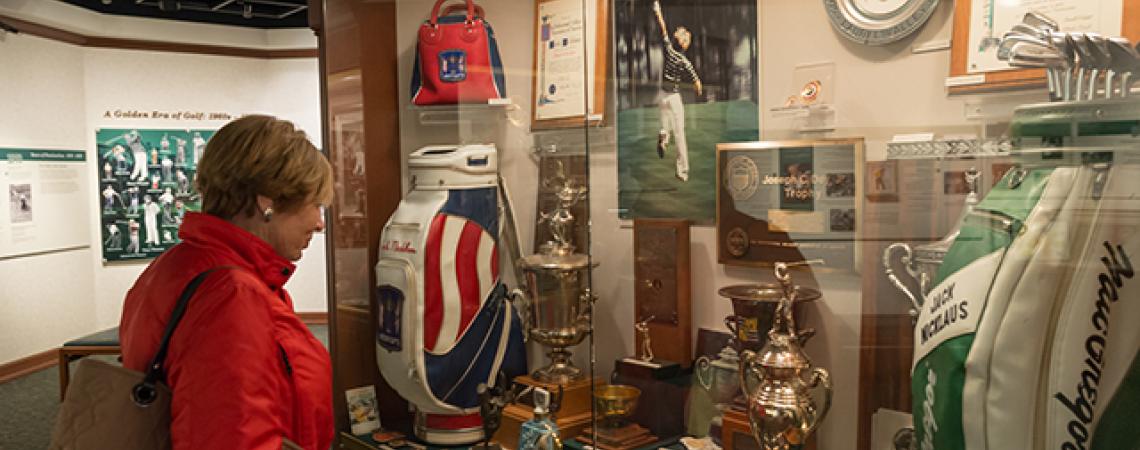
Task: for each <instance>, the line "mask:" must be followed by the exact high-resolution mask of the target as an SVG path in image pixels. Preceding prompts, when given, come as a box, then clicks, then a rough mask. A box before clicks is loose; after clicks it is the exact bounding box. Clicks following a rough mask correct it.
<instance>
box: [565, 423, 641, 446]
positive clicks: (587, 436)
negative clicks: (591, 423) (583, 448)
mask: <svg viewBox="0 0 1140 450" xmlns="http://www.w3.org/2000/svg"><path fill="white" fill-rule="evenodd" d="M593 437H594V430H593V429H592V428H586V429H585V430H582V434H581V435H580V436H578V438H577V439H578V442H582V443H584V444H586V445H592V446H594V447H595V448H599V449H601V450H630V449H634V448H638V447H644V446H646V445H649V444H652V443H654V442H657V441H658V438H657V436H654V435H653V434H652V433H650V432H649V430H647V429H645V428H643V427H642V426H641V425H638V424H636V423H631V424H628V425H625V426H619V427H599V428H598V433H597V439H598V440H597V442H595V441H594V440H593Z"/></svg>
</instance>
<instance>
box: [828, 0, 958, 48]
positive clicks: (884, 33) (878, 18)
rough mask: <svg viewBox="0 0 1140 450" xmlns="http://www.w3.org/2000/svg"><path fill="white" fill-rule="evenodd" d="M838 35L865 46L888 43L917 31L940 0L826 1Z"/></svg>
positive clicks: (932, 12)
mask: <svg viewBox="0 0 1140 450" xmlns="http://www.w3.org/2000/svg"><path fill="white" fill-rule="evenodd" d="M823 6H824V8H826V9H827V17H828V18H829V19H831V25H832V26H834V27H835V29H836V30H837V31H839V34H841V35H843V37H845V38H847V39H850V40H852V41H854V42H857V43H860V44H865V45H885V44H889V43H891V42H894V41H897V40H899V39H902V38H904V37H906V36H909V35H910V34H911V33H914V32H915V30H918V28H919V27H921V26H922V24H924V23H926V20H927V19H929V18H930V15H931V14H934V8H935V7H937V6H938V0H823Z"/></svg>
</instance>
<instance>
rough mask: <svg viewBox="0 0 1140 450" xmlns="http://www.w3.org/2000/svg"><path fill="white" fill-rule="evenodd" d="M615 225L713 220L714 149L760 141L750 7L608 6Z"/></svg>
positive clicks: (684, 2)
mask: <svg viewBox="0 0 1140 450" xmlns="http://www.w3.org/2000/svg"><path fill="white" fill-rule="evenodd" d="M613 14H614V21H615V27H614V28H615V30H616V35H615V41H614V53H615V59H614V62H615V65H616V67H615V72H616V79H617V100H616V103H617V129H618V184H619V187H618V189H619V193H618V196H619V198H618V202H619V206H620V208H621V211H622V212H621V216H622V218H627V219H632V218H653V217H657V218H684V219H690V220H693V221H695V222H698V223H702V222H703V223H709V222H711V221H712V220H713V218H714V209H715V206H714V205H715V198H716V188H715V186H714V183H715V178H716V170H715V164H716V145H717V144H718V143H721V142H743V141H754V140H756V139H758V138H759V123H760V119H759V108H758V107H757V103H758V102H757V99H758V98H759V76H758V73H759V72H758V62H757V45H756V44H757V37H756V36H757V34H756V14H757V3H756V1H754V0H715V1H713V0H652V1H651V0H617V1H616V2H615V5H614V13H613Z"/></svg>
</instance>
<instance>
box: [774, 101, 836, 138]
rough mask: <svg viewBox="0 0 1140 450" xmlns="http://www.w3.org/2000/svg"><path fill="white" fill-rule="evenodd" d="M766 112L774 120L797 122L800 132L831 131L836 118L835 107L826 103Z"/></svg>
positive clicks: (782, 107)
mask: <svg viewBox="0 0 1140 450" xmlns="http://www.w3.org/2000/svg"><path fill="white" fill-rule="evenodd" d="M768 111H769V112H770V113H772V117H774V118H777V119H788V120H793V121H795V122H797V125H796V128H797V129H799V130H800V131H801V132H819V131H832V130H834V129H835V124H836V121H837V116H838V113H837V111H836V109H835V106H833V105H831V104H827V103H814V104H810V105H789V106H777V107H773V108H768Z"/></svg>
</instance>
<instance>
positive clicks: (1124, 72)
mask: <svg viewBox="0 0 1140 450" xmlns="http://www.w3.org/2000/svg"><path fill="white" fill-rule="evenodd" d="M1108 50H1109V52H1110V53H1112V59H1113V71H1115V72H1116V73H1117V74H1119V75H1120V96H1121V97H1128V94H1129V92H1130V91H1131V88H1132V74H1133V73H1135V72H1137V71H1140V51H1137V49H1136V48H1134V47H1132V42H1131V41H1129V40H1128V39H1127V38H1122V37H1114V38H1109V40H1108Z"/></svg>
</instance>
